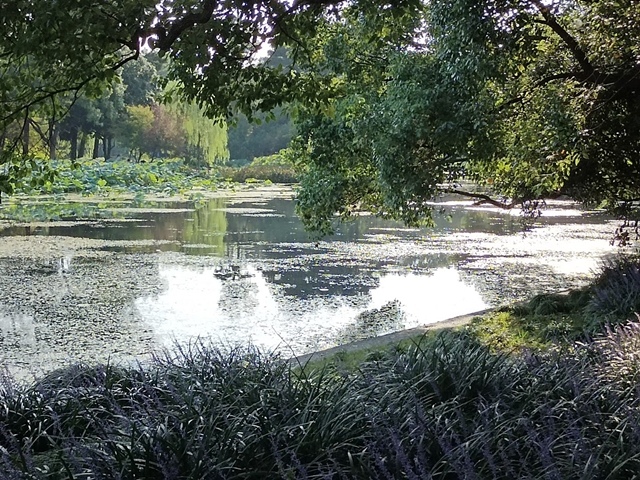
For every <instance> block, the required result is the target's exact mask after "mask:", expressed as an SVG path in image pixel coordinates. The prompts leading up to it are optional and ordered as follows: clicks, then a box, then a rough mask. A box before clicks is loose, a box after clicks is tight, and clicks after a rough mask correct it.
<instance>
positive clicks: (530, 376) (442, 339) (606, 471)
mask: <svg viewBox="0 0 640 480" xmlns="http://www.w3.org/2000/svg"><path fill="white" fill-rule="evenodd" d="M638 344H640V324H637V323H636V324H629V325H628V326H625V327H622V326H620V327H617V328H612V329H610V330H609V331H608V332H607V333H605V334H603V335H601V336H599V337H598V338H597V339H596V341H594V342H591V343H588V344H577V345H576V347H575V349H574V350H573V352H572V353H571V354H563V355H559V354H557V353H556V354H552V353H550V354H545V355H538V356H526V355H523V356H513V355H507V354H504V353H495V352H493V351H492V350H491V349H490V348H488V346H486V345H484V344H482V343H481V342H479V341H478V340H477V339H476V338H475V337H474V336H473V335H471V334H470V333H469V332H464V331H459V332H441V333H438V334H437V335H434V336H432V337H429V338H427V339H425V341H423V342H420V341H418V342H414V343H412V344H411V345H409V346H408V347H407V348H401V349H397V350H389V351H387V352H386V353H385V355H383V356H378V357H375V358H371V359H370V360H368V361H365V362H364V363H362V364H361V365H360V368H358V369H357V370H354V371H352V372H349V373H340V372H337V371H335V370H330V369H318V368H306V367H304V366H303V367H302V368H295V367H292V366H290V364H289V363H288V362H285V361H282V360H281V359H280V358H278V357H277V356H274V355H271V354H269V353H264V352H260V351H258V350H256V349H254V348H245V349H234V350H224V351H223V350H220V349H217V348H213V347H210V346H207V345H204V344H202V343H198V344H192V345H190V346H186V347H182V348H177V349H175V350H174V351H172V352H165V353H164V354H163V355H159V356H157V357H156V358H155V359H154V360H153V362H151V364H150V365H148V366H146V367H145V368H140V367H135V368H134V367H127V368H116V367H113V366H98V367H88V366H77V367H74V368H70V369H66V370H63V371H59V372H55V373H53V374H51V375H49V376H47V377H45V378H43V379H42V380H40V381H39V382H36V383H35V384H33V385H31V386H28V387H24V386H18V385H16V384H15V383H12V382H10V381H6V382H5V385H4V387H3V388H2V390H1V392H0V405H1V406H2V408H1V409H0V425H2V428H0V446H1V447H0V477H1V478H16V479H18V478H20V479H23V478H24V479H27V478H29V479H40V478H43V479H72V478H73V479H75V478H87V479H88V478H96V479H102V478H104V479H107V478H108V479H217V478H220V479H222V478H230V479H254V478H255V479H265V478H267V479H271V478H273V479H281V478H299V479H315V478H331V479H333V478H345V479H350V478H353V479H378V478H380V479H383V478H384V479H395V478H415V479H418V478H419V479H422V478H427V479H428V478H433V479H436V478H437V479H449V478H452V479H454V478H505V479H506V478H510V479H512V478H576V479H593V478H634V477H633V475H635V472H638V471H640V470H639V469H640V442H639V441H638V440H640V395H638V394H639V393H640V390H639V387H638V382H637V380H638V377H637V376H638V371H639V370H640V369H639V368H638V358H637V357H638V355H637V354H635V355H634V354H632V353H631V352H633V351H634V348H635V346H637V345H638ZM614 369H615V370H614Z"/></svg>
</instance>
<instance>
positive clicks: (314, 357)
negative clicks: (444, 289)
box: [290, 308, 495, 365]
mask: <svg viewBox="0 0 640 480" xmlns="http://www.w3.org/2000/svg"><path fill="white" fill-rule="evenodd" d="M493 310H495V308H487V309H485V310H480V311H479V312H474V313H468V314H466V315H460V316H457V317H453V318H449V319H447V320H442V321H441V322H436V323H431V324H429V325H423V326H420V327H415V328H410V329H407V330H400V331H399V332H393V333H387V334H386V335H381V336H379V337H373V338H366V339H364V340H358V341H356V342H352V343H346V344H344V345H338V346H337V347H332V348H328V349H327V350H320V351H318V352H312V353H307V354H305V355H300V356H298V357H293V358H291V359H290V361H291V363H295V364H299V365H304V364H306V363H308V362H310V361H314V362H315V361H318V360H324V359H325V358H328V357H331V356H333V355H336V354H337V353H341V352H354V351H357V350H368V349H375V348H379V347H384V346H385V345H389V344H394V343H398V342H400V341H402V340H406V339H408V338H412V337H416V336H418V335H422V334H424V333H426V332H432V331H438V330H444V329H447V328H455V327H460V326H462V325H466V324H468V323H470V322H471V320H473V319H474V318H475V317H479V316H482V315H485V314H487V313H489V312H491V311H493Z"/></svg>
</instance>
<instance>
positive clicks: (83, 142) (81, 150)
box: [76, 132, 87, 158]
mask: <svg viewBox="0 0 640 480" xmlns="http://www.w3.org/2000/svg"><path fill="white" fill-rule="evenodd" d="M76 135H77V132H76ZM76 141H77V136H76ZM86 151H87V134H86V133H85V132H82V134H81V135H80V145H78V157H77V158H83V157H84V156H85V155H86Z"/></svg>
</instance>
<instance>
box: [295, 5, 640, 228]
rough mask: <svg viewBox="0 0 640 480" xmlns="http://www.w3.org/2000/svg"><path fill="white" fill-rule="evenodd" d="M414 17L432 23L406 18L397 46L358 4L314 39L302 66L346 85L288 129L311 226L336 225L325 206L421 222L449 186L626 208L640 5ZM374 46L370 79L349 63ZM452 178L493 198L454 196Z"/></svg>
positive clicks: (519, 200)
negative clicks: (294, 129)
mask: <svg viewBox="0 0 640 480" xmlns="http://www.w3.org/2000/svg"><path fill="white" fill-rule="evenodd" d="M345 18H346V19H348V21H347V22H345V21H344V19H345ZM422 18H423V19H424V22H423V25H424V26H425V28H426V30H425V29H423V28H421V27H420V26H419V25H415V24H414V25H413V26H411V24H410V23H409V24H407V25H408V26H410V27H411V28H413V29H415V32H416V34H414V35H412V36H410V37H408V38H405V39H400V42H399V43H398V42H397V40H398V39H394V38H387V37H385V36H384V32H385V31H389V30H390V31H397V30H398V29H397V28H395V29H394V28H393V27H392V26H390V24H389V22H392V23H393V22H397V19H398V17H397V16H394V15H388V16H387V20H384V16H381V17H379V22H378V24H377V25H376V23H375V22H374V21H372V20H371V19H370V17H367V16H366V15H362V14H361V13H360V12H358V6H357V5H356V7H355V9H354V13H349V9H347V10H346V11H345V15H343V16H342V19H341V21H339V22H328V24H327V27H326V28H325V30H324V31H322V32H320V36H319V37H317V38H316V39H315V43H316V45H317V46H318V48H317V50H316V54H315V57H314V58H315V59H316V60H315V63H312V64H310V65H309V68H311V69H313V70H318V69H319V68H321V69H323V70H324V71H330V72H332V74H333V75H334V78H335V80H336V81H341V82H344V85H345V94H344V95H343V96H342V97H341V98H339V99H336V100H335V101H334V102H332V104H331V108H329V109H325V110H324V111H318V110H310V111H307V112H305V114H304V115H303V116H302V117H301V122H300V125H299V126H298V129H299V131H300V133H301V135H300V137H299V138H298V140H297V141H296V145H297V148H296V149H295V151H294V156H295V157H297V158H302V159H303V162H302V164H303V168H304V169H305V176H304V178H303V181H302V184H303V188H302V191H301V193H300V201H299V212H300V213H301V215H302V218H303V220H305V222H306V223H307V225H308V226H309V227H310V228H312V229H316V230H319V231H330V230H331V228H332V219H333V214H334V213H336V212H338V213H341V214H342V215H343V216H348V215H349V214H350V213H351V212H353V211H354V210H355V209H358V208H367V209H369V210H372V211H374V212H377V213H379V214H382V215H387V216H392V217H395V218H401V219H403V220H405V221H407V222H408V223H419V222H421V221H425V220H427V221H428V220H429V219H430V215H431V208H430V206H429V203H428V201H429V200H432V199H434V198H435V197H436V196H437V195H439V194H440V193H441V192H443V191H452V192H457V193H461V194H465V195H467V196H472V197H474V198H476V199H478V200H479V201H487V202H491V203H493V204H494V205H497V206H502V207H505V208H511V207H513V206H515V205H523V204H524V205H526V204H527V202H528V201H530V200H535V199H539V198H541V197H545V196H556V195H561V194H567V195H570V196H572V197H574V198H576V199H578V200H582V201H584V202H585V203H590V204H596V205H601V206H606V207H608V208H609V209H611V210H613V211H617V212H619V213H621V214H624V215H630V214H631V213H632V212H631V209H630V208H631V207H632V206H633V204H634V201H635V200H636V199H638V198H640V175H638V174H639V173H640V171H639V170H640V129H638V126H639V123H638V122H640V101H639V100H640V95H639V93H640V56H638V52H639V50H638V45H640V30H639V28H640V23H638V20H639V19H640V6H639V5H638V4H637V2H625V1H589V2H581V1H580V2H578V1H568V2H567V1H564V2H556V3H555V4H549V2H545V3H542V2H539V1H537V0H500V1H494V0H486V1H480V2H477V1H470V0H455V1H449V2H431V3H430V4H429V6H428V8H427V7H425V8H424V10H423V17H422ZM385 22H386V25H387V26H386V27H385ZM399 30H400V31H405V32H406V29H405V30H403V27H402V26H401V28H400V29H399ZM345 39H348V40H350V42H349V41H345ZM358 39H360V40H358ZM371 39H373V44H376V45H379V46H380V48H375V49H374V50H371V45H372V40H371ZM416 39H421V40H422V44H421V45H419V44H416V42H415V40H416ZM354 42H355V43H356V45H357V47H354V46H352V44H353V43H354ZM336 45H337V48H336ZM380 54H382V57H383V59H382V61H377V62H375V65H376V70H375V71H374V72H373V75H372V72H371V71H370V70H368V69H362V70H361V71H360V72H357V71H356V72H354V69H353V68H349V66H350V65H351V66H353V65H355V64H357V63H358V62H359V63H360V64H363V63H367V64H368V63H371V61H372V60H374V59H376V56H380ZM354 73H355V74H354ZM372 79H373V80H374V81H373V83H372ZM460 179H472V180H475V181H476V182H478V183H480V184H481V185H484V186H485V187H486V188H487V189H488V192H466V191H462V190H461V189H460V188H459V186H458V183H457V182H458V181H459V180H460ZM491 192H493V193H494V194H495V195H494V196H490V195H488V194H487V193H491Z"/></svg>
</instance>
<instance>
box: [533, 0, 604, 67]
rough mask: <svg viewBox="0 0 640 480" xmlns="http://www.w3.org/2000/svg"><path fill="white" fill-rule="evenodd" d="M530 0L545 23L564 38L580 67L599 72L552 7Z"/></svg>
mask: <svg viewBox="0 0 640 480" xmlns="http://www.w3.org/2000/svg"><path fill="white" fill-rule="evenodd" d="M530 2H531V3H532V4H533V5H534V6H535V7H536V8H537V9H538V11H539V12H540V14H541V15H542V17H543V18H544V20H545V24H546V25H547V26H548V27H549V28H551V30H553V31H554V32H555V34H556V35H558V36H559V37H560V38H561V39H562V41H563V42H564V43H565V45H566V46H567V47H569V51H570V52H571V54H572V55H573V57H574V58H575V59H576V61H577V62H578V64H579V65H580V67H582V70H583V71H584V73H586V74H588V75H593V74H595V73H597V72H596V69H595V68H594V67H593V65H591V62H589V59H588V58H587V54H586V53H585V52H584V50H582V47H580V44H578V41H577V40H576V39H575V38H573V37H572V36H571V34H570V33H569V32H567V30H566V29H565V28H564V27H563V26H562V25H560V24H559V23H558V21H557V20H556V17H555V16H554V15H553V13H552V12H551V9H550V8H549V7H548V6H546V5H544V4H543V3H542V2H541V1H540V0H530Z"/></svg>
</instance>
